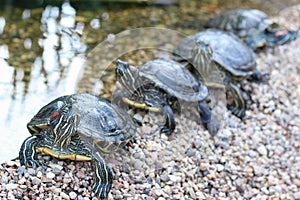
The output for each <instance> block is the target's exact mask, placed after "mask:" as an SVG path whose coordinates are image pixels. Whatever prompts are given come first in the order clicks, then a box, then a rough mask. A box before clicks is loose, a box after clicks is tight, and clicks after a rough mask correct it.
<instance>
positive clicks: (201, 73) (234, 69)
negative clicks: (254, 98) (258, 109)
mask: <svg viewBox="0 0 300 200" xmlns="http://www.w3.org/2000/svg"><path fill="white" fill-rule="evenodd" d="M173 59H175V60H176V61H178V62H183V63H184V62H186V61H188V62H189V63H191V64H192V67H189V69H190V70H191V71H192V73H193V74H195V75H196V76H197V77H199V78H200V80H202V81H203V82H204V84H205V85H206V86H208V87H209V88H226V89H227V90H229V91H230V92H231V94H232V96H233V104H232V105H230V106H229V108H230V109H231V111H232V113H233V114H234V115H236V116H237V117H239V118H241V119H242V118H243V117H244V116H245V111H246V104H245V99H244V98H243V96H242V93H241V91H240V89H239V88H238V87H237V86H236V84H235V83H236V82H238V81H240V80H242V79H245V78H246V77H249V76H253V78H255V79H257V80H258V81H262V79H263V75H262V74H261V73H260V72H259V71H258V70H257V69H256V56H255V54H254V52H253V51H252V50H251V49H250V48H249V47H248V46H247V45H245V44H244V43H243V42H242V41H241V40H240V39H239V38H238V37H236V36H235V35H233V34H231V33H228V32H225V31H221V30H217V29H207V30H204V31H201V32H198V33H196V34H194V35H190V36H187V37H186V38H184V39H182V40H181V41H180V42H179V44H178V45H177V46H176V48H175V49H174V56H173ZM188 66H191V65H188Z"/></svg>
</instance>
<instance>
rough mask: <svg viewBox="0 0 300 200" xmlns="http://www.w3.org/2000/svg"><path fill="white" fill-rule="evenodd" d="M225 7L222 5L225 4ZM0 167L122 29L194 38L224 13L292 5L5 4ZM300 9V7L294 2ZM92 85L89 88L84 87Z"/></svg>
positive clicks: (0, 10) (0, 29)
mask: <svg viewBox="0 0 300 200" xmlns="http://www.w3.org/2000/svg"><path fill="white" fill-rule="evenodd" d="M220 2H222V3H220ZM0 3H1V4H0V5H1V6H0V107H1V115H0V135H1V140H0V163H2V162H4V161H6V160H9V159H13V158H15V157H17V156H18V151H19V147H20V146H21V143H22V142H23V140H24V139H25V138H26V137H28V136H29V132H28V131H27V128H26V123H27V122H28V121H29V120H30V119H31V118H32V117H33V115H34V114H35V113H36V112H37V111H38V110H39V109H40V108H41V107H42V106H43V105H45V104H46V103H48V102H50V101H51V100H53V99H55V98H56V97H58V96H61V95H65V94H71V93H75V92H77V91H78V90H77V83H78V80H80V76H81V75H82V73H83V70H84V63H85V61H86V59H87V54H88V52H90V51H91V50H92V49H93V48H94V47H95V46H96V45H97V44H99V43H100V42H102V41H103V40H104V39H107V38H108V39H109V38H114V36H115V35H116V34H118V33H120V32H122V31H124V30H129V29H134V28H142V27H158V28H168V29H171V30H176V31H179V32H180V33H182V34H192V33H195V32H197V31H199V30H201V29H202V26H203V23H204V21H205V20H207V19H208V18H209V17H211V16H212V15H214V14H215V13H217V12H219V10H224V9H225V8H236V7H251V8H260V9H263V10H264V11H266V12H268V13H269V14H276V13H277V12H278V10H279V9H280V8H284V7H286V6H287V4H288V3H291V4H292V3H293V1H291V2H286V4H282V2H280V1H279V2H276V1H274V2H273V3H272V4H271V3H270V2H269V1H261V2H260V1H256V2H255V1H254V2H252V3H251V4H249V3H247V2H246V1H241V0H228V1H225V2H224V1H218V0H214V1H196V0H193V1H183V0H182V1H175V0H174V1H172V0H157V1H143V2H141V1H133V0H132V1H126V0H119V1H74V2H73V1H71V2H70V3H69V2H68V1H66V2H64V1H18V3H17V1H12V0H11V1H9V0H7V1H0ZM295 3H296V2H295ZM87 87H88V85H87Z"/></svg>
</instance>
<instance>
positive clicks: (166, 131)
mask: <svg viewBox="0 0 300 200" xmlns="http://www.w3.org/2000/svg"><path fill="white" fill-rule="evenodd" d="M173 132H174V130H171V129H170V128H169V127H167V126H164V127H162V128H161V129H160V133H161V134H166V135H167V136H168V137H169V136H171V135H172V133H173Z"/></svg>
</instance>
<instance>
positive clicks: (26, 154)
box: [19, 136, 42, 166]
mask: <svg viewBox="0 0 300 200" xmlns="http://www.w3.org/2000/svg"><path fill="white" fill-rule="evenodd" d="M40 140H41V139H40V137H39V136H30V137H28V138H27V139H26V140H25V141H24V142H23V144H22V146H21V149H20V151H19V159H20V163H21V165H25V166H29V165H31V166H40V165H42V163H41V162H40V161H38V160H37V158H36V153H37V147H38V145H39V142H40Z"/></svg>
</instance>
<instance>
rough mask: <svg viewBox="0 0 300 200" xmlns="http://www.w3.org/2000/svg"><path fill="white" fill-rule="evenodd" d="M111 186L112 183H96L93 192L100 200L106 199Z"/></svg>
mask: <svg viewBox="0 0 300 200" xmlns="http://www.w3.org/2000/svg"><path fill="white" fill-rule="evenodd" d="M111 186H112V183H111V182H109V183H100V184H96V183H94V184H93V186H92V190H93V191H94V192H95V195H96V196H98V197H100V198H106V197H107V196H108V193H109V191H110V188H111Z"/></svg>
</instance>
